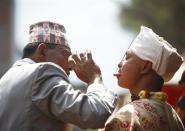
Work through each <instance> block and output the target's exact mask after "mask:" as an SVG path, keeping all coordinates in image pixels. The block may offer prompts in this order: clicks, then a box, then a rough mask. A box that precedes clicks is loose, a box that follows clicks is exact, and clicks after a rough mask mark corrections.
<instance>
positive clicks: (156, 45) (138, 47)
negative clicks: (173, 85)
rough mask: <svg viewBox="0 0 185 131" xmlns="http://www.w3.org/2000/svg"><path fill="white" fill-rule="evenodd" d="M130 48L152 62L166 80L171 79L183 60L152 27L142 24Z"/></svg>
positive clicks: (140, 56)
mask: <svg viewBox="0 0 185 131" xmlns="http://www.w3.org/2000/svg"><path fill="white" fill-rule="evenodd" d="M129 50H131V52H133V53H134V54H135V55H137V56H138V57H139V58H141V59H143V60H147V61H150V62H152V68H153V70H155V71H156V72H157V74H158V75H160V76H161V77H162V78H163V79H164V81H165V82H167V81H169V80H170V79H171V78H172V77H173V75H174V74H175V72H176V71H177V70H178V69H179V67H180V66H181V64H182V62H183V58H182V56H180V55H179V54H178V53H177V50H176V49H175V48H173V47H172V46H171V45H170V44H169V43H168V42H167V41H165V40H164V39H163V38H162V37H159V36H158V35H157V34H156V33H155V32H153V31H152V29H150V28H148V27H145V26H141V30H140V32H139V34H138V35H137V37H136V38H135V40H134V41H133V43H132V44H131V46H130V48H129Z"/></svg>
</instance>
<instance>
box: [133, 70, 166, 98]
mask: <svg viewBox="0 0 185 131" xmlns="http://www.w3.org/2000/svg"><path fill="white" fill-rule="evenodd" d="M163 83H164V81H163V79H162V78H161V77H160V76H159V75H157V74H156V73H154V74H151V75H149V76H148V77H143V79H140V80H139V82H138V83H137V84H136V85H135V87H133V88H131V89H130V92H131V93H132V94H136V95H137V94H138V93H139V92H140V91H141V90H145V91H148V92H158V91H161V88H162V86H163Z"/></svg>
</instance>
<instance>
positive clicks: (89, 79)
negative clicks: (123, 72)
mask: <svg viewBox="0 0 185 131" xmlns="http://www.w3.org/2000/svg"><path fill="white" fill-rule="evenodd" d="M68 61H69V65H70V66H71V68H72V69H73V70H74V71H75V73H76V75H77V76H78V78H79V79H80V80H82V81H84V82H86V83H88V84H91V83H93V82H102V78H101V71H100V68H99V67H98V65H96V63H95V62H94V60H93V59H92V54H91V52H89V51H87V52H85V53H81V54H79V55H78V54H77V53H75V54H72V55H71V56H70V57H69V59H68Z"/></svg>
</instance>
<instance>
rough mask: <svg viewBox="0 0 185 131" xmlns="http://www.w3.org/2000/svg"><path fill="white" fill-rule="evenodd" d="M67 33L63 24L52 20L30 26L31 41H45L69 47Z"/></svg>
mask: <svg viewBox="0 0 185 131" xmlns="http://www.w3.org/2000/svg"><path fill="white" fill-rule="evenodd" d="M65 33H66V31H65V28H64V26H63V25H60V24H57V23H54V22H50V21H42V22H38V23H35V24H32V25H31V26H30V30H29V43H33V42H44V43H52V44H60V45H62V46H67V47H69V44H68V42H67V40H66V36H65Z"/></svg>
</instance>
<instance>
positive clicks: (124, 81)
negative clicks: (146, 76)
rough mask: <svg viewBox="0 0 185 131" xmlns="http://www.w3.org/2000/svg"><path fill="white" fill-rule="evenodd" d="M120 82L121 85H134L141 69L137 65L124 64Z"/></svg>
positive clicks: (127, 86)
mask: <svg viewBox="0 0 185 131" xmlns="http://www.w3.org/2000/svg"><path fill="white" fill-rule="evenodd" d="M120 73H121V75H120V77H119V79H118V84H119V86H121V87H125V88H131V87H133V86H134V85H135V84H136V82H137V80H138V78H139V75H138V74H139V69H138V68H137V67H136V66H135V65H131V64H130V65H124V66H123V67H122V69H121V72H120Z"/></svg>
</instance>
